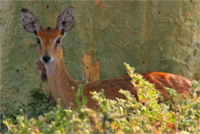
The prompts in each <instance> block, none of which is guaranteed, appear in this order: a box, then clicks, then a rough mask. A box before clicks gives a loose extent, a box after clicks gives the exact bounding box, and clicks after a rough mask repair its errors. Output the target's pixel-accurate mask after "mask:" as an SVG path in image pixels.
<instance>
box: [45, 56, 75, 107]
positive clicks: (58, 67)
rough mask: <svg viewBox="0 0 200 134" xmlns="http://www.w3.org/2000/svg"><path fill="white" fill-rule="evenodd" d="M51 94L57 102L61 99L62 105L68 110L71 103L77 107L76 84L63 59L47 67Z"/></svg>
mask: <svg viewBox="0 0 200 134" xmlns="http://www.w3.org/2000/svg"><path fill="white" fill-rule="evenodd" d="M51 64H52V65H51ZM45 68H46V70H47V77H48V83H49V86H50V90H51V94H52V96H53V98H54V99H55V100H57V99H58V98H60V99H61V105H62V106H63V107H64V108H67V107H68V106H69V105H70V103H71V102H72V103H73V106H74V107H75V106H76V104H75V93H76V91H77V87H78V86H77V84H76V82H75V81H74V80H73V79H72V78H71V77H70V75H69V73H68V72H67V70H66V68H65V63H64V60H63V59H59V60H58V61H53V62H52V63H50V64H49V65H45Z"/></svg>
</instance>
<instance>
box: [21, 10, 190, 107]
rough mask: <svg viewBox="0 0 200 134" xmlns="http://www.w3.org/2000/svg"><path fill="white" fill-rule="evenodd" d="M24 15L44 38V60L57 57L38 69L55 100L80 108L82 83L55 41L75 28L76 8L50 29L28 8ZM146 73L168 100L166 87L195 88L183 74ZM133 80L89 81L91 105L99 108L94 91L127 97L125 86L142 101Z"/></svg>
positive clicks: (41, 48)
mask: <svg viewBox="0 0 200 134" xmlns="http://www.w3.org/2000/svg"><path fill="white" fill-rule="evenodd" d="M21 17H22V19H21V20H22V25H23V27H24V28H25V29H26V30H27V31H29V32H31V33H35V36H36V37H37V38H38V39H41V43H40V44H39V45H38V47H37V50H38V55H39V56H40V59H42V58H43V56H44V55H48V56H49V57H50V59H53V60H51V61H50V62H45V61H43V63H44V66H45V70H46V72H45V71H44V69H43V67H42V65H41V64H40V63H38V66H39V67H38V69H39V70H42V71H43V74H47V77H48V83H49V86H50V91H51V94H52V96H53V98H54V99H55V100H57V99H58V98H60V99H61V105H62V106H63V108H67V107H69V106H70V103H73V104H74V105H73V107H72V108H76V107H77V105H76V103H75V94H76V92H77V90H78V86H77V83H76V82H75V81H74V80H73V79H72V78H71V77H70V76H69V74H68V72H67V70H66V68H65V64H64V60H63V50H62V46H61V44H56V43H55V42H56V40H57V39H58V38H61V39H62V38H63V35H65V34H66V33H67V32H68V31H69V30H71V29H72V28H73V26H74V24H75V13H74V9H73V8H72V7H69V8H67V9H66V10H65V11H64V12H63V13H62V14H60V15H59V17H58V19H57V26H56V28H51V29H49V30H46V29H43V28H42V27H41V26H40V24H39V20H38V18H37V17H36V16H35V15H34V14H33V13H31V12H30V11H28V10H27V9H24V8H23V9H22V10H21ZM34 20H37V21H34ZM142 75H143V77H144V79H146V80H147V81H149V82H150V83H153V84H154V85H155V88H156V89H157V90H158V91H160V92H161V93H162V94H163V96H164V97H165V98H166V99H169V98H170V97H169V95H167V93H166V91H165V90H164V87H170V88H173V89H175V90H176V91H177V92H178V93H179V94H185V95H186V96H189V94H190V91H189V89H190V88H191V81H190V80H188V79H186V78H184V77H182V76H178V75H173V74H169V73H162V72H152V73H144V74H142ZM130 81H131V79H130V77H121V78H116V79H106V80H97V81H93V82H90V83H88V84H87V85H86V86H85V88H84V90H83V93H84V95H85V96H86V97H87V99H88V103H87V106H88V107H90V108H93V107H96V102H95V101H94V100H92V99H91V94H90V92H91V91H97V92H99V91H100V90H101V89H104V91H105V96H106V98H107V99H113V100H115V99H116V98H123V99H124V98H125V97H124V96H123V95H121V94H120V93H119V90H120V89H123V90H127V91H130V92H131V93H132V94H133V95H134V96H135V97H136V99H137V100H139V98H138V96H137V89H136V88H134V87H133V85H132V84H131V82H130Z"/></svg>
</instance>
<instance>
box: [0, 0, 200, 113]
mask: <svg viewBox="0 0 200 134" xmlns="http://www.w3.org/2000/svg"><path fill="white" fill-rule="evenodd" d="M70 5H72V6H73V7H74V8H75V13H76V25H75V27H74V28H73V30H72V31H71V32H69V33H68V34H67V36H66V37H65V39H64V42H63V47H64V59H65V61H66V66H67V69H68V71H69V73H70V75H71V76H72V77H73V78H74V79H77V80H80V81H81V80H82V76H83V65H82V61H81V59H82V57H83V56H84V55H85V54H87V53H92V54H93V56H94V60H96V59H99V60H100V64H101V70H100V79H104V78H113V77H119V76H124V75H126V71H125V68H124V65H123V62H127V63H129V64H130V65H131V66H133V67H135V68H136V72H144V71H164V72H170V73H175V74H180V75H183V76H185V77H188V78H190V79H197V80H199V79H200V8H199V7H200V2H198V1H192V2H191V1H190V0H180V1H175V2H173V1H160V2H159V1H154V0H148V1H100V0H96V1H58V2H55V1H43V2H41V1H16V2H14V1H10V2H5V1H1V4H0V36H1V37H0V41H1V73H0V75H1V87H0V88H1V89H0V90H1V110H3V111H4V112H5V111H6V112H12V110H13V109H9V108H10V106H12V105H15V108H17V107H18V106H20V105H21V104H22V103H25V104H26V103H28V102H31V101H33V98H32V97H30V94H31V93H30V92H31V91H32V90H36V89H38V88H40V84H41V85H42V86H43V87H44V90H47V89H48V87H47V84H46V83H44V82H42V81H41V79H40V72H39V71H38V70H36V68H35V66H36V65H35V63H36V61H37V60H38V59H39V57H38V55H37V52H36V40H35V39H34V37H33V35H31V34H30V33H28V32H26V31H25V30H24V29H23V27H22V26H21V22H20V21H21V20H20V9H21V8H22V7H25V8H28V9H29V10H31V11H32V12H33V13H35V14H36V15H37V16H38V17H39V19H40V22H41V24H42V26H43V27H47V26H52V27H54V26H55V25H56V18H57V16H58V15H59V14H60V13H61V12H62V11H63V10H64V9H65V8H66V7H68V6H70Z"/></svg>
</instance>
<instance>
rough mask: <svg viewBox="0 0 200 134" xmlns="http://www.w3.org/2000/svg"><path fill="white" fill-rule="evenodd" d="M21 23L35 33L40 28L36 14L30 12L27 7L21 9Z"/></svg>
mask: <svg viewBox="0 0 200 134" xmlns="http://www.w3.org/2000/svg"><path fill="white" fill-rule="evenodd" d="M21 23H22V26H23V27H24V29H25V30H27V31H29V32H31V33H33V34H35V36H36V35H37V32H38V31H39V30H40V29H41V26H40V23H39V19H38V18H37V16H36V15H34V14H33V13H31V12H30V11H29V10H28V9H26V8H22V9H21Z"/></svg>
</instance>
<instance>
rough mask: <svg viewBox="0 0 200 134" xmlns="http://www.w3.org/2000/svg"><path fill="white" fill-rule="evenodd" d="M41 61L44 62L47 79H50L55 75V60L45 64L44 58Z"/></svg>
mask: <svg viewBox="0 0 200 134" xmlns="http://www.w3.org/2000/svg"><path fill="white" fill-rule="evenodd" d="M40 60H41V61H42V63H43V64H44V66H45V68H46V71H47V77H50V76H52V75H53V72H54V66H55V61H54V59H53V58H51V60H50V61H49V62H48V63H45V62H44V60H43V58H42V57H41V58H40Z"/></svg>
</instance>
